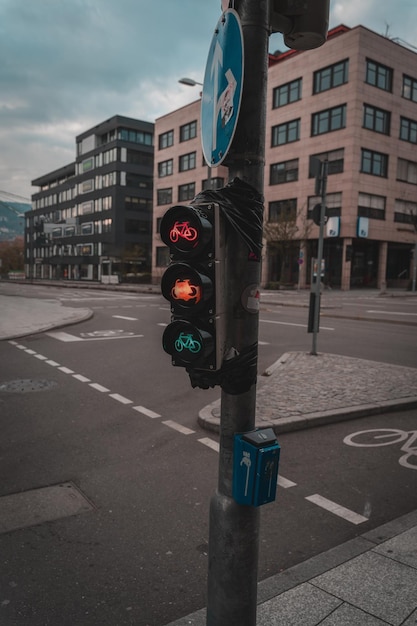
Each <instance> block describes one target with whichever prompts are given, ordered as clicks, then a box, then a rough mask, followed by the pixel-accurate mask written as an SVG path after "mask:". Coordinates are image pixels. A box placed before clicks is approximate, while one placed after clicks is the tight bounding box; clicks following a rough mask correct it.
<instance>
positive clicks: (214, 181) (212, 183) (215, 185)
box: [201, 176, 224, 191]
mask: <svg viewBox="0 0 417 626" xmlns="http://www.w3.org/2000/svg"><path fill="white" fill-rule="evenodd" d="M221 187H224V178H222V177H221V176H213V178H210V179H209V178H205V179H204V180H203V183H202V187H201V188H202V190H203V191H205V190H206V189H220V188H221Z"/></svg>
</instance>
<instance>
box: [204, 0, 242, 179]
mask: <svg viewBox="0 0 417 626" xmlns="http://www.w3.org/2000/svg"><path fill="white" fill-rule="evenodd" d="M243 67H244V57H243V34H242V26H241V24H240V19H239V15H238V13H237V12H236V11H235V10H234V9H228V10H227V11H225V12H224V13H223V15H222V16H221V18H220V19H219V21H218V22H217V26H216V29H215V31H214V35H213V39H212V41H211V44H210V50H209V54H208V58H207V65H206V71H205V74H204V85H203V96H202V99H201V144H202V148H203V154H204V158H205V160H206V163H207V165H209V166H210V167H216V166H217V165H220V163H222V161H223V160H224V158H225V157H226V155H227V153H228V150H229V148H230V145H231V143H232V140H233V136H234V134H235V130H236V125H237V120H238V117H239V110H240V103H241V100H242V90H243Z"/></svg>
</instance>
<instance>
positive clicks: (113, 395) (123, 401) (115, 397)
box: [110, 393, 133, 404]
mask: <svg viewBox="0 0 417 626" xmlns="http://www.w3.org/2000/svg"><path fill="white" fill-rule="evenodd" d="M110 398H113V400H117V402H120V403H121V404H133V401H132V400H129V398H125V397H124V396H121V395H120V394H118V393H111V394H110Z"/></svg>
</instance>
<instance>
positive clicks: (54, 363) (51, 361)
mask: <svg viewBox="0 0 417 626" xmlns="http://www.w3.org/2000/svg"><path fill="white" fill-rule="evenodd" d="M45 363H47V364H48V365H52V367H58V365H59V363H57V362H56V361H53V360H52V359H48V360H47V361H45Z"/></svg>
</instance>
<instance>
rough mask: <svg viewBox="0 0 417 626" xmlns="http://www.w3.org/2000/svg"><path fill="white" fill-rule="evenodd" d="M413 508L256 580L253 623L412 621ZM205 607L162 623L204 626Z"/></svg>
mask: <svg viewBox="0 0 417 626" xmlns="http://www.w3.org/2000/svg"><path fill="white" fill-rule="evenodd" d="M416 623H417V510H416V511H413V512H412V513H409V514H408V515H404V516H403V517H400V518H398V519H396V520H394V521H392V522H389V523H388V524H384V525H383V526H380V527H379V528H375V529H374V530H371V531H369V532H367V533H364V534H363V535H361V536H359V537H356V538H355V539H351V540H350V541H347V542H346V543H343V544H341V545H339V546H337V547H336V548H333V549H331V550H328V551H327V552H323V553H322V554H319V555H318V556H315V557H313V558H311V559H308V560H307V561H304V563H300V564H299V565H295V566H294V567H292V568H290V569H289V570H286V571H284V572H282V573H280V574H277V575H276V576H271V578H267V579H266V580H263V581H262V582H260V583H259V584H258V613H257V626H318V625H319V624H320V626H384V625H385V626H386V625H387V624H390V625H391V626H400V625H401V626H415V624H416ZM205 624H206V610H205V609H201V610H200V611H197V612H196V613H193V614H191V615H188V616H187V617H183V618H181V619H179V620H176V621H175V622H171V623H170V624H166V626H205Z"/></svg>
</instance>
